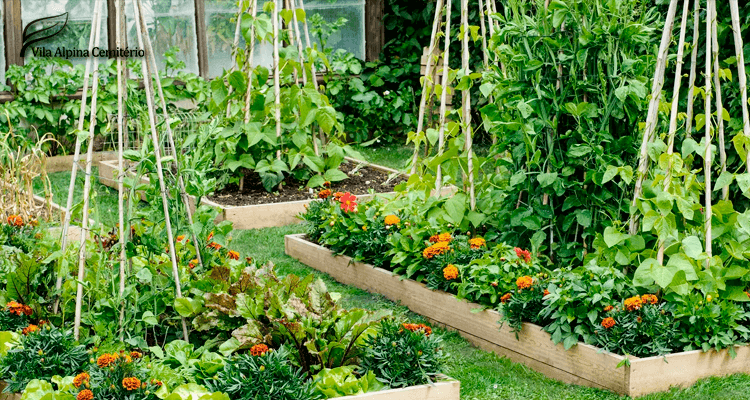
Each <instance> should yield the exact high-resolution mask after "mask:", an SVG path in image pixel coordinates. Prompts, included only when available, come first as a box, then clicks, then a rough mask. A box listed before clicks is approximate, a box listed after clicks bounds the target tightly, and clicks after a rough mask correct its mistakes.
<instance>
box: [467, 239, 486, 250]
mask: <svg viewBox="0 0 750 400" xmlns="http://www.w3.org/2000/svg"><path fill="white" fill-rule="evenodd" d="M486 245H487V242H486V241H485V240H484V239H483V238H480V237H476V238H474V239H469V246H470V247H471V248H472V249H474V250H477V249H481V248H482V247H484V246H486Z"/></svg>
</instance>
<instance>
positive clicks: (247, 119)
mask: <svg viewBox="0 0 750 400" xmlns="http://www.w3.org/2000/svg"><path fill="white" fill-rule="evenodd" d="M250 3H251V5H250V14H251V15H252V17H253V24H252V25H251V26H250V37H251V38H252V40H251V41H250V43H248V45H249V46H250V47H249V50H248V55H247V59H246V60H245V64H246V65H249V68H248V73H247V93H246V94H245V109H244V110H243V111H244V112H245V123H246V124H247V123H248V122H250V99H251V96H250V95H251V94H252V91H251V90H250V85H251V83H252V81H253V80H252V71H253V67H252V65H253V57H254V56H255V54H254V53H255V16H256V15H257V13H258V0H251V1H250Z"/></svg>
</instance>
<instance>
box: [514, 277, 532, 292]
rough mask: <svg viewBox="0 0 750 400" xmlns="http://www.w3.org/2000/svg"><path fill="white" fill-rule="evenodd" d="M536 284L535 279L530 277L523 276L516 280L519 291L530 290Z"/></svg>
mask: <svg viewBox="0 0 750 400" xmlns="http://www.w3.org/2000/svg"><path fill="white" fill-rule="evenodd" d="M533 283H534V279H533V278H532V277H530V276H522V277H520V278H518V279H516V287H518V289H519V290H523V289H528V288H530V287H531V285H532V284H533Z"/></svg>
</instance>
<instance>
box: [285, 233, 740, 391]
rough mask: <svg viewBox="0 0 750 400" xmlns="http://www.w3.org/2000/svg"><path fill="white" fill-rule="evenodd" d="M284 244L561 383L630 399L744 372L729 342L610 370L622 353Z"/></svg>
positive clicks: (298, 239) (297, 240) (293, 239)
mask: <svg viewBox="0 0 750 400" xmlns="http://www.w3.org/2000/svg"><path fill="white" fill-rule="evenodd" d="M284 244H285V251H286V254H288V255H289V256H291V257H292V258H295V259H297V260H299V261H301V262H302V263H304V264H306V265H308V266H310V267H312V268H314V269H316V270H318V271H321V272H325V273H327V274H329V275H330V276H331V277H333V278H334V279H335V280H337V281H339V282H341V283H344V284H347V285H352V286H356V287H359V288H361V289H364V290H366V291H368V292H371V293H380V294H382V295H384V296H385V297H387V298H388V299H390V300H393V301H400V302H401V303H402V304H403V305H405V306H407V307H409V309H411V310H412V311H414V312H415V313H417V314H421V315H423V316H425V317H426V318H427V319H429V320H431V321H432V322H435V323H437V324H438V325H441V326H444V327H446V328H448V329H450V330H455V331H458V332H459V333H460V334H461V336H463V337H465V338H466V339H468V340H469V341H470V342H471V343H472V344H474V345H476V346H478V347H480V348H482V349H484V350H487V351H493V352H495V353H497V354H499V355H501V356H505V357H508V358H509V359H510V360H512V361H514V362H520V363H523V364H526V365H527V366H529V367H530V368H531V369H533V370H536V371H539V372H541V373H543V374H545V375H547V376H549V377H551V378H554V379H558V380H561V381H563V382H567V383H573V384H577V385H583V386H590V387H595V388H600V389H606V390H610V391H613V392H615V393H619V394H624V395H629V396H632V397H636V396H642V395H645V394H649V393H654V392H661V391H666V390H669V388H670V387H671V386H681V387H686V386H689V385H692V384H693V383H695V382H696V381H697V380H699V379H702V378H707V377H711V376H723V375H729V374H734V373H750V362H748V360H750V346H741V347H739V346H738V347H736V350H737V357H735V358H734V359H732V358H731V357H730V356H729V353H728V351H726V350H722V351H719V352H716V351H709V352H703V351H701V350H695V351H688V352H682V353H673V354H670V355H667V356H666V357H660V356H656V357H648V358H637V357H632V356H631V357H629V359H630V366H626V365H623V366H621V367H619V368H618V367H617V365H618V364H620V363H621V362H622V361H623V360H624V359H625V357H623V356H620V355H617V354H613V353H609V352H605V351H603V350H601V349H599V348H597V347H594V346H591V345H588V344H585V343H578V345H576V346H573V347H572V348H571V349H569V350H565V349H564V347H563V346H562V344H558V345H555V344H554V343H553V342H552V340H550V335H549V334H548V333H547V332H545V331H544V330H542V328H541V327H540V326H538V325H534V324H530V323H524V325H523V329H522V331H521V332H520V334H519V337H518V339H516V337H515V334H514V333H513V332H511V331H510V328H509V327H508V326H507V325H504V326H503V327H502V328H499V325H498V321H499V320H500V314H499V313H498V312H497V311H494V310H483V311H480V312H476V313H475V312H472V310H475V309H478V308H482V306H480V305H479V304H475V303H469V302H466V301H462V300H459V299H457V298H456V297H455V296H453V295H451V294H449V293H445V292H441V291H433V290H430V289H428V288H427V287H426V286H425V285H424V284H422V283H418V282H415V281H413V280H410V279H403V280H402V278H401V277H400V276H397V275H393V273H391V272H390V271H387V270H384V269H381V268H375V267H373V266H371V265H369V264H364V263H360V262H354V261H353V260H352V259H351V258H350V257H347V256H335V255H334V254H333V252H332V251H330V250H328V249H326V248H324V247H322V246H319V245H317V244H315V243H312V242H309V241H307V240H306V239H305V235H301V234H300V235H287V236H286V237H285V238H284Z"/></svg>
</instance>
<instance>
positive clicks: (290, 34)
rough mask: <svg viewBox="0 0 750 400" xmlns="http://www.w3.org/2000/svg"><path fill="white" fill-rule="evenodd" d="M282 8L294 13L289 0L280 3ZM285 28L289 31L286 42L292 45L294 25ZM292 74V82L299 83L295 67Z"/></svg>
mask: <svg viewBox="0 0 750 400" xmlns="http://www.w3.org/2000/svg"><path fill="white" fill-rule="evenodd" d="M284 8H286V9H287V10H291V11H292V14H295V13H294V9H293V8H292V4H291V3H290V2H289V0H284V1H283V4H282V5H281V9H282V10H284ZM288 25H291V24H288ZM287 30H288V31H289V33H288V35H289V44H288V46H294V43H295V42H296V39H295V37H294V27H293V26H288V27H287ZM292 76H293V77H294V84H295V85H296V84H298V83H299V75H298V74H297V69H296V68H295V69H293V70H292Z"/></svg>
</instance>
